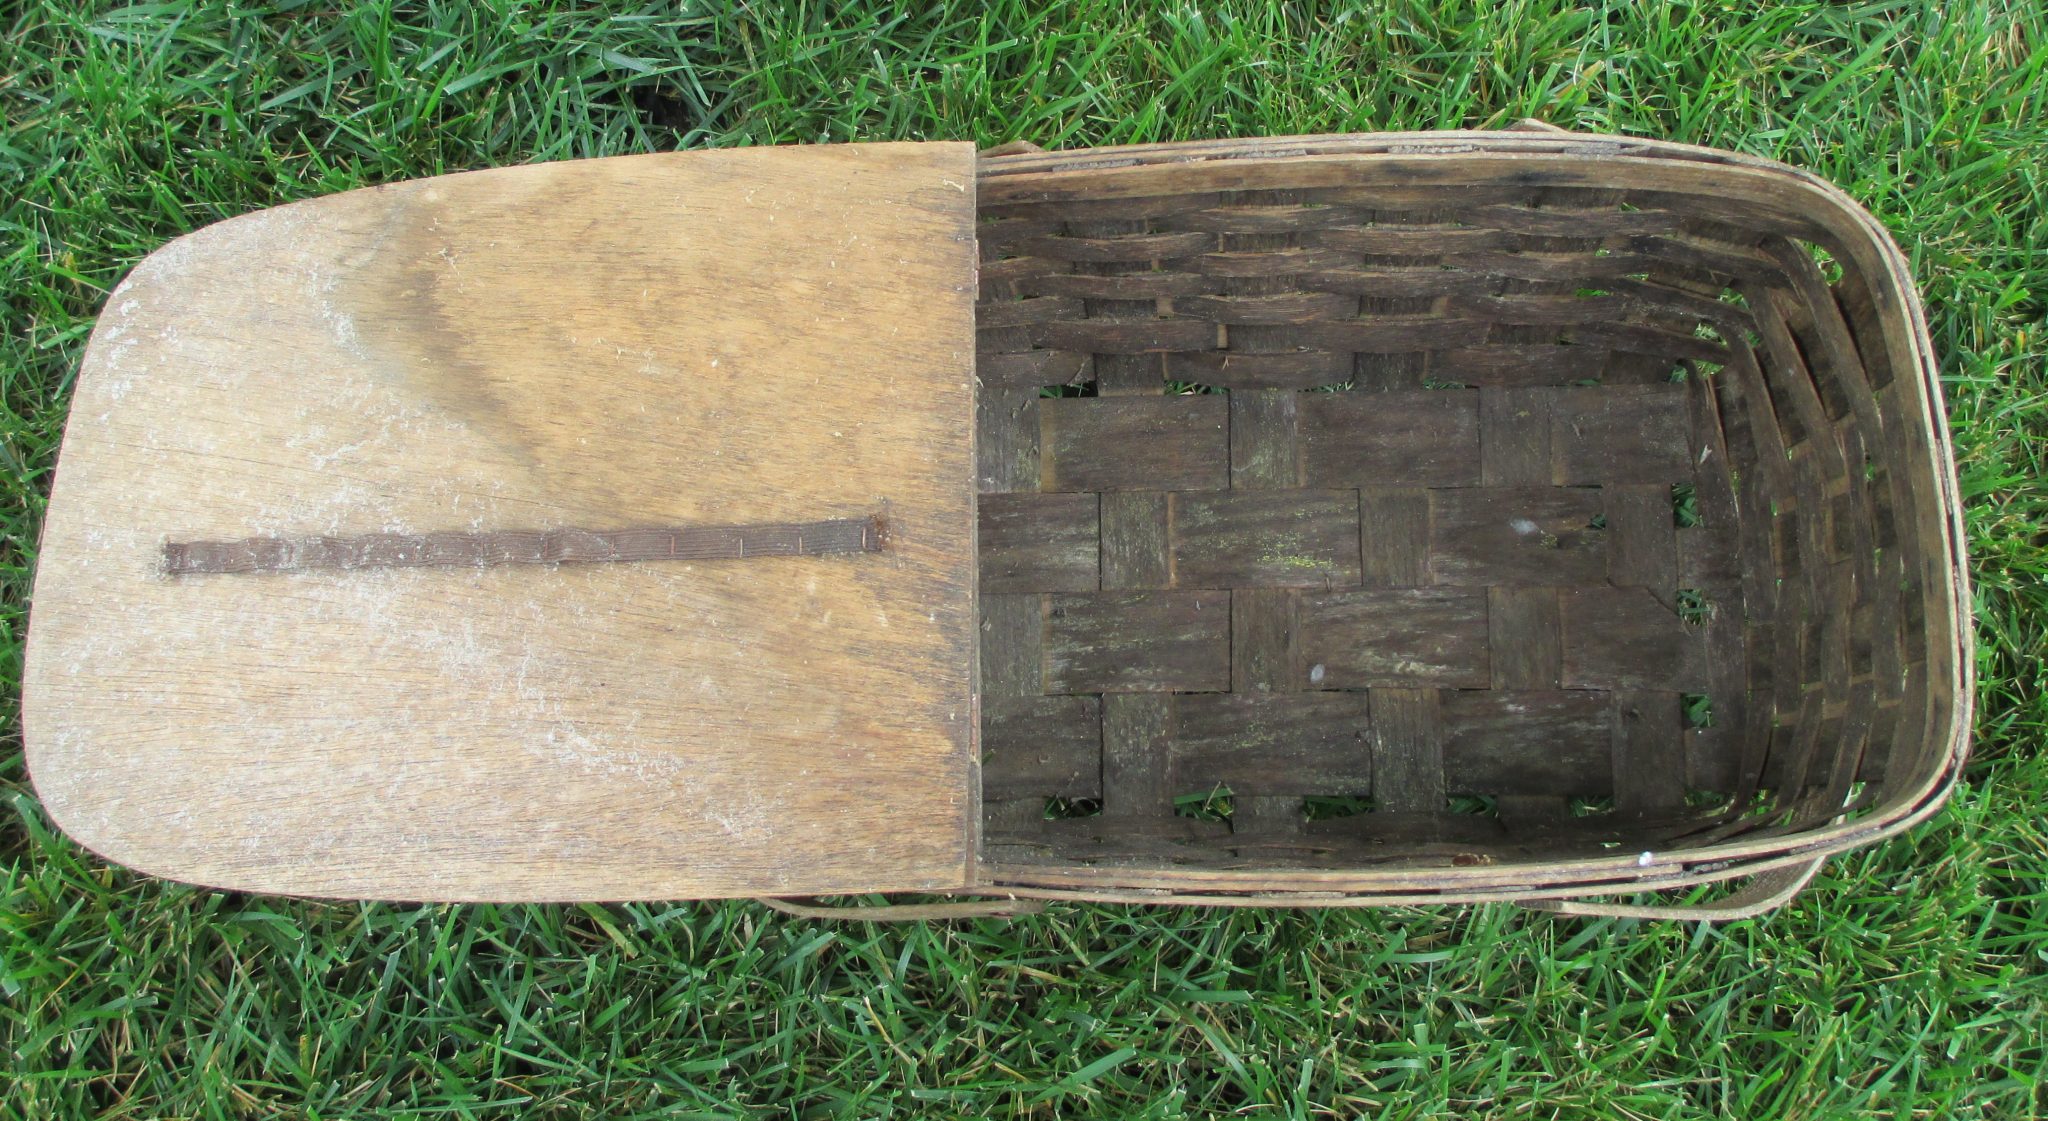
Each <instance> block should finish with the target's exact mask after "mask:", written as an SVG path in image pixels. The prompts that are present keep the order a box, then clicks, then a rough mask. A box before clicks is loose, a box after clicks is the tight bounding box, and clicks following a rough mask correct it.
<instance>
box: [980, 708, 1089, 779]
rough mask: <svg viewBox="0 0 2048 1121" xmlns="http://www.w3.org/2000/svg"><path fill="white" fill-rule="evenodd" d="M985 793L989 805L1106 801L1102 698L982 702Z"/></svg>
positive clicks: (982, 764)
mask: <svg viewBox="0 0 2048 1121" xmlns="http://www.w3.org/2000/svg"><path fill="white" fill-rule="evenodd" d="M981 789H982V796H983V797H985V798H989V799H1006V798H1024V797H1035V798H1038V799H1041V800H1043V799H1045V798H1048V797H1059V798H1099V797H1101V796H1102V701H1101V698H1099V697H983V698H982V702H981Z"/></svg>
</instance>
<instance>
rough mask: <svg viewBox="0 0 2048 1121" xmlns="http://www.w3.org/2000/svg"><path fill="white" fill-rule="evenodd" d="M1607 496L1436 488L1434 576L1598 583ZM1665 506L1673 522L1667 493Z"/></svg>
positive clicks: (1487, 582) (1457, 580)
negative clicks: (1604, 497) (1604, 500)
mask: <svg viewBox="0 0 2048 1121" xmlns="http://www.w3.org/2000/svg"><path fill="white" fill-rule="evenodd" d="M1666 493H1667V496H1668V493H1669V491H1668V489H1667V491H1666ZM1602 498H1603V495H1602V492H1601V491H1599V490H1597V489H1592V488H1579V487H1473V488H1446V489H1442V490H1434V491H1431V492H1430V496H1429V501H1430V510H1429V572H1430V576H1431V577H1432V578H1433V580H1434V582H1435V583H1438V584H1453V585H1463V586H1471V585H1478V586H1482V587H1487V586H1500V585H1520V584H1552V585H1557V584H1588V583H1599V582H1601V580H1602V579H1603V578H1604V577H1605V576H1606V574H1607V569H1608V563H1607V556H1608V551H1609V550H1608V539H1609V538H1610V537H1611V536H1612V533H1611V531H1610V530H1609V529H1608V528H1607V526H1606V522H1605V517H1606V515H1605V507H1604V503H1603V501H1602ZM1665 508H1666V515H1665V517H1666V520H1667V521H1668V520H1669V518H1670V515H1669V508H1670V500H1669V498H1668V497H1667V498H1666V500H1665Z"/></svg>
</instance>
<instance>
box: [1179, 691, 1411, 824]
mask: <svg viewBox="0 0 2048 1121" xmlns="http://www.w3.org/2000/svg"><path fill="white" fill-rule="evenodd" d="M1173 715H1174V720H1173V734H1172V744H1173V746H1172V754H1173V762H1172V773H1173V780H1172V785H1173V790H1174V793H1175V794H1177V795H1178V794H1198V793H1202V792H1204V791H1208V790H1213V789H1216V788H1219V787H1220V788H1224V789H1228V790H1229V791H1230V792H1231V794H1233V795H1245V796H1253V797H1258V796H1289V795H1291V796H1294V797H1296V798H1299V796H1301V795H1305V794H1318V795H1326V796H1353V797H1364V796H1366V795H1368V794H1370V793H1371V792H1372V741H1371V725H1370V724H1369V722H1368V721H1367V719H1366V717H1367V710H1366V695H1365V694H1364V693H1295V694H1289V695H1279V694H1276V695H1269V696H1259V695H1256V694H1238V693H1202V694H1184V695H1180V696H1176V697H1174V698H1173Z"/></svg>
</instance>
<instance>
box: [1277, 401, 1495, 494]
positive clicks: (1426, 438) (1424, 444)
mask: <svg viewBox="0 0 2048 1121" xmlns="http://www.w3.org/2000/svg"><path fill="white" fill-rule="evenodd" d="M1478 406H1479V401H1478V394H1476V393H1474V392H1472V391H1470V390H1460V389H1445V390H1423V391H1416V392H1405V393H1404V392H1393V393H1315V394H1308V395H1305V396H1303V397H1302V399H1301V419H1300V427H1301V445H1302V462H1303V474H1304V478H1305V481H1306V482H1307V483H1308V485H1310V486H1315V487H1368V486H1373V487H1400V486H1418V487H1431V486H1468V485H1471V484H1474V483H1477V482H1478V481H1479V408H1478Z"/></svg>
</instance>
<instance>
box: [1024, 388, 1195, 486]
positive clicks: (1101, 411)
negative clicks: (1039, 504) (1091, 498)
mask: <svg viewBox="0 0 2048 1121" xmlns="http://www.w3.org/2000/svg"><path fill="white" fill-rule="evenodd" d="M1229 409H1230V405H1229V401H1228V398H1226V397H1223V396H1218V395H1212V394H1192V395H1187V396H1175V397H1118V398H1113V399H1112V398H1090V397H1057V398H1052V397H1049V398H1045V399H1044V400H1043V401H1042V403H1041V410H1042V411H1041V414H1040V415H1041V416H1042V417H1043V422H1042V427H1043V431H1044V435H1043V442H1044V449H1045V451H1044V463H1043V468H1042V472H1041V483H1042V485H1041V488H1040V489H1043V490H1049V491H1058V490H1064V491H1105V490H1222V489H1224V488H1225V487H1227V486H1228V485H1229V484H1230V455H1229V447H1230V443H1229V440H1230V436H1229V417H1230V413H1229Z"/></svg>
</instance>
